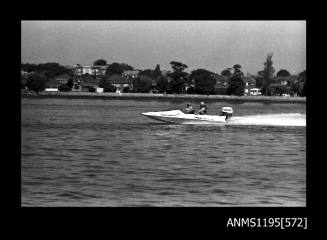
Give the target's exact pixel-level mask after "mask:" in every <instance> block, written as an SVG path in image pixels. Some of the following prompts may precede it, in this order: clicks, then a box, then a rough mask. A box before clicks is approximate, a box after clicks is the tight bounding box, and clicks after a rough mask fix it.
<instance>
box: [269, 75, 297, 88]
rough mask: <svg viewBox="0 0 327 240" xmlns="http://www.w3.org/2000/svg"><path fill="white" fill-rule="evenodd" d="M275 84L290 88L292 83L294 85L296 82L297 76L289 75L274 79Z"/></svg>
mask: <svg viewBox="0 0 327 240" xmlns="http://www.w3.org/2000/svg"><path fill="white" fill-rule="evenodd" d="M274 80H275V82H277V83H279V85H280V86H290V85H291V84H292V83H296V82H297V81H298V76H296V75H290V76H286V77H282V76H279V77H275V79H274Z"/></svg>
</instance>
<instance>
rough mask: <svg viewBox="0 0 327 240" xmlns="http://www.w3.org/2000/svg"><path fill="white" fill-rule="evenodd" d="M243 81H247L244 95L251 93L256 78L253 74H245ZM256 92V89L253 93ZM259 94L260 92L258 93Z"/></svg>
mask: <svg viewBox="0 0 327 240" xmlns="http://www.w3.org/2000/svg"><path fill="white" fill-rule="evenodd" d="M242 80H243V82H244V83H245V88H244V95H247V96H249V95H251V89H253V88H255V85H256V80H255V79H254V78H253V77H251V76H249V75H248V76H243V77H242ZM254 92H256V90H253V91H252V93H254ZM257 95H259V94H257Z"/></svg>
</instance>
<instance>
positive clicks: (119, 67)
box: [106, 62, 134, 76]
mask: <svg viewBox="0 0 327 240" xmlns="http://www.w3.org/2000/svg"><path fill="white" fill-rule="evenodd" d="M131 70H134V68H133V67H132V66H130V65H128V64H126V63H116V62H114V63H112V64H109V65H108V68H107V71H106V75H109V76H111V75H113V74H119V75H121V74H122V73H123V72H124V71H131Z"/></svg>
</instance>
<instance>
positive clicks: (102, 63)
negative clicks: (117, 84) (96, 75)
mask: <svg viewBox="0 0 327 240" xmlns="http://www.w3.org/2000/svg"><path fill="white" fill-rule="evenodd" d="M106 65H107V61H106V60H104V59H98V60H95V61H94V63H93V66H106Z"/></svg>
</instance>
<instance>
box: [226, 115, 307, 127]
mask: <svg viewBox="0 0 327 240" xmlns="http://www.w3.org/2000/svg"><path fill="white" fill-rule="evenodd" d="M228 124H229V125H263V126H304V127H305V126H306V115H305V114H300V113H287V114H285V113H284V114H263V115H248V116H240V117H233V118H232V120H231V121H230V122H229V123H228Z"/></svg>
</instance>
